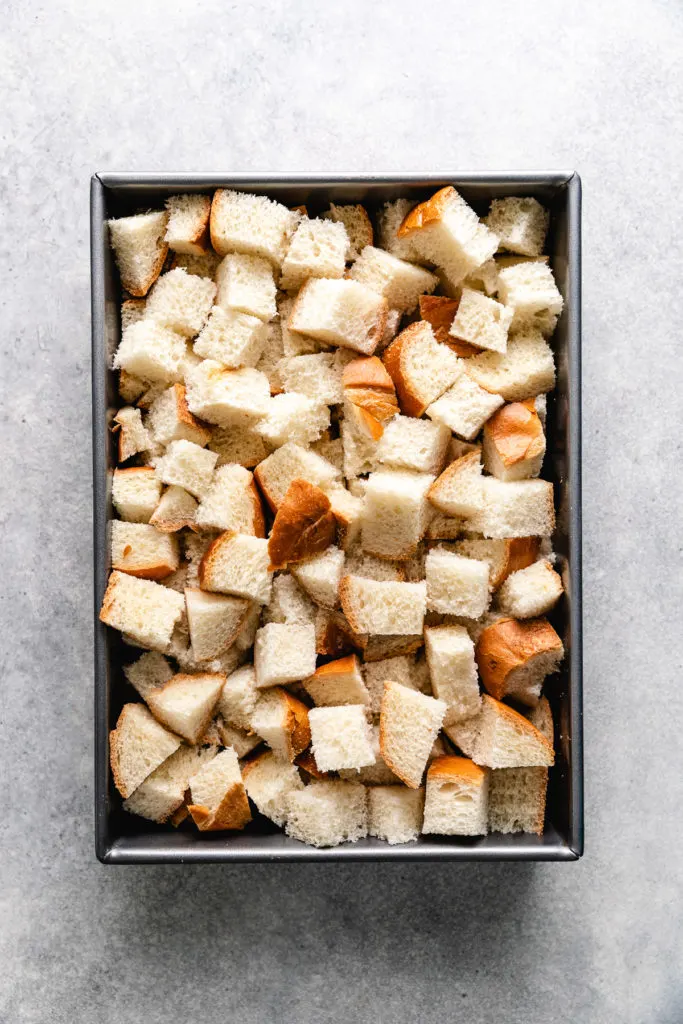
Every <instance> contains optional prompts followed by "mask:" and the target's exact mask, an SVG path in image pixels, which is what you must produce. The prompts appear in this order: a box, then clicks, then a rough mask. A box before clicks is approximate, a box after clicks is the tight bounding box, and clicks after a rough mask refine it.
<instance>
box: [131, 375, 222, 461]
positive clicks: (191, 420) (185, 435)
mask: <svg viewBox="0 0 683 1024" xmlns="http://www.w3.org/2000/svg"><path fill="white" fill-rule="evenodd" d="M147 429H148V430H149V432H150V434H151V436H152V438H153V439H154V441H155V442H156V443H157V444H162V445H167V444H169V443H170V442H171V441H181V440H184V441H192V442H193V443H194V444H198V445H199V446H200V447H204V445H206V444H207V443H208V441H209V438H210V437H211V431H210V430H208V429H207V427H205V426H204V424H203V423H200V422H199V420H198V419H196V418H195V417H194V416H193V415H192V413H191V412H190V410H189V409H188V407H187V401H186V398H185V386H184V385H183V384H173V385H171V387H170V388H167V389H166V390H164V391H162V393H161V394H160V395H159V397H158V398H157V399H156V400H155V401H154V402H153V403H152V405H151V407H150V410H149V414H148V417H147Z"/></svg>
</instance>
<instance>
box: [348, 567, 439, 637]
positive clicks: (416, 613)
mask: <svg viewBox="0 0 683 1024" xmlns="http://www.w3.org/2000/svg"><path fill="white" fill-rule="evenodd" d="M339 596H340V598H341V605H342V610H343V612H344V614H345V615H346V618H347V619H348V621H349V623H350V625H351V628H352V629H353V630H354V632H356V633H373V634H376V635H378V636H384V635H390V636H394V635H396V634H404V635H405V634H417V633H421V632H422V627H423V625H424V616H425V612H426V604H427V587H426V585H425V584H424V583H392V582H386V583H381V582H378V581H377V580H368V579H364V578H363V577H362V576H344V577H343V578H342V581H341V583H340V585H339Z"/></svg>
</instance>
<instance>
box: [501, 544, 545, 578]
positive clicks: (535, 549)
mask: <svg viewBox="0 0 683 1024" xmlns="http://www.w3.org/2000/svg"><path fill="white" fill-rule="evenodd" d="M505 545H506V548H507V556H506V559H505V564H504V566H503V569H502V571H501V574H500V578H496V579H495V580H494V581H493V589H494V590H495V589H497V587H499V586H500V585H501V583H503V582H504V581H505V580H506V579H507V578H508V576H509V575H510V573H513V572H517V570H518V569H526V568H527V567H528V566H530V565H533V563H534V562H535V561H536V559H537V558H538V553H539V551H540V550H541V538H540V537H512V538H510V539H509V540H506V541H505Z"/></svg>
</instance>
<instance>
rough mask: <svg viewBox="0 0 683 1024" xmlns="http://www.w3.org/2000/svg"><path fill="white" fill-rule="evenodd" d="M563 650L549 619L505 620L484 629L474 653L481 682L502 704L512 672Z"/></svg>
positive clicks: (499, 620)
mask: <svg viewBox="0 0 683 1024" xmlns="http://www.w3.org/2000/svg"><path fill="white" fill-rule="evenodd" d="M562 649H563V648H562V641H561V639H560V638H559V636H558V635H557V633H556V632H555V630H554V629H553V627H552V626H551V625H550V623H549V622H548V620H547V619H543V618H541V619H524V620H519V619H511V618H506V619H498V621H497V622H494V623H493V624H492V625H491V626H487V627H486V629H484V630H482V632H481V633H480V635H479V639H478V640H477V643H476V645H475V648H474V653H475V657H476V661H477V666H478V668H479V674H480V676H481V681H482V683H483V684H484V686H485V687H486V689H487V691H488V692H489V693H490V694H491V696H492V697H495V699H496V700H499V701H500V700H503V698H504V697H506V696H507V694H508V682H509V676H510V673H511V672H513V671H514V670H515V669H518V668H522V667H523V666H525V665H527V664H528V663H529V662H530V661H531V659H532V658H535V657H537V656H538V655H539V654H547V653H550V652H552V651H556V652H558V653H559V652H560V651H561V650H562ZM525 721H526V719H525Z"/></svg>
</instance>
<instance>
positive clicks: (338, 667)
mask: <svg viewBox="0 0 683 1024" xmlns="http://www.w3.org/2000/svg"><path fill="white" fill-rule="evenodd" d="M358 671H360V662H359V661H358V657H357V656H356V655H355V654H347V655H345V656H344V657H343V658H337V660H336V661H328V662H327V663H326V664H325V665H320V666H319V667H318V668H317V669H316V670H315V672H314V673H313V675H312V676H311V678H312V679H317V680H319V681H323V682H324V681H325V679H328V678H329V677H330V676H347V675H353V674H354V673H356V672H358Z"/></svg>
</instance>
